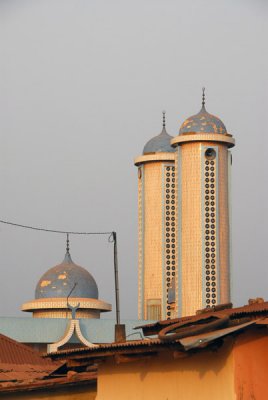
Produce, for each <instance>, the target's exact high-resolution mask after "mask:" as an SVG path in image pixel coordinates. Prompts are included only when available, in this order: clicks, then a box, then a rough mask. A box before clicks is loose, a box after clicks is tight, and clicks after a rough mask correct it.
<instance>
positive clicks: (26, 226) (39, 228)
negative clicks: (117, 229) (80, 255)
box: [0, 219, 113, 235]
mask: <svg viewBox="0 0 268 400" xmlns="http://www.w3.org/2000/svg"><path fill="white" fill-rule="evenodd" d="M0 223H1V224H5V225H11V226H14V227H17V228H24V229H31V230H33V231H42V232H50V233H59V234H63V235H66V234H67V233H68V234H69V235H112V234H113V231H109V232H78V231H62V230H59V229H48V228H43V227H37V226H30V225H22V224H17V223H15V222H10V221H4V220H2V219H0Z"/></svg>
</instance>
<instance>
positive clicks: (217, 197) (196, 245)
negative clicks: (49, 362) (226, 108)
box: [0, 91, 235, 350]
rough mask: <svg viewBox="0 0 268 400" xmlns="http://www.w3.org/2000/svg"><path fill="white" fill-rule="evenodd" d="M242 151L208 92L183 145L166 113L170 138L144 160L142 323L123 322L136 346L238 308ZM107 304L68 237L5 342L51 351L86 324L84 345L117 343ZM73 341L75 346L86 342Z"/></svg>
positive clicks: (184, 130)
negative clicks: (234, 196) (138, 340)
mask: <svg viewBox="0 0 268 400" xmlns="http://www.w3.org/2000/svg"><path fill="white" fill-rule="evenodd" d="M234 144H235V141H234V138H233V137H232V135H231V134H229V133H228V132H227V129H226V127H225V125H224V124H223V122H222V121H221V120H220V119H219V118H218V117H215V116H214V115H211V114H209V113H208V112H207V110H206V108H205V95H204V91H203V98H202V107H201V110H200V112H199V113H198V114H196V115H194V116H191V117H189V118H187V119H186V120H185V121H184V122H183V124H182V125H181V128H180V131H179V135H178V136H176V137H172V136H170V135H169V134H168V133H167V131H166V121H165V112H163V126H162V131H161V133H160V134H159V135H157V136H155V137H153V138H152V139H151V140H149V141H148V142H147V143H146V144H145V146H144V149H143V154H142V155H141V156H139V157H137V158H136V159H135V165H136V166H137V168H138V235H139V237H138V263H139V265H138V318H139V320H135V321H124V322H123V323H124V324H125V325H126V333H127V336H128V335H133V332H134V331H133V329H134V327H135V326H138V325H142V321H145V320H146V321H147V322H148V320H150V321H155V320H161V319H162V320H163V319H170V318H174V317H180V316H186V315H193V314H195V313H196V311H197V310H199V309H203V308H206V307H207V308H210V307H214V306H216V305H218V304H223V303H229V302H230V280H231V277H230V275H231V199H230V194H231V189H230V182H231V164H232V155H231V151H230V149H231V148H232V147H233V146H234ZM98 297H99V296H98V287H97V283H96V282H95V280H94V278H93V276H92V275H91V274H90V273H89V272H88V271H87V269H85V268H83V267H81V266H79V265H77V264H75V263H74V262H73V261H72V257H71V254H70V248H69V238H68V237H67V246H66V254H65V258H64V260H63V261H62V263H60V264H58V265H56V266H54V267H52V268H50V269H49V270H48V271H47V272H45V273H44V275H43V276H42V277H41V278H40V280H39V282H38V283H37V286H36V290H35V299H34V300H31V301H27V302H26V303H24V304H23V305H22V308H21V309H22V311H24V312H31V313H32V317H33V318H23V317H22V318H13V317H6V318H4V317H0V332H1V333H3V334H4V335H6V336H9V337H11V338H13V339H15V340H18V341H19V342H23V343H26V344H29V345H30V346H32V347H34V348H37V349H38V350H45V349H46V346H47V345H51V344H53V343H55V342H59V341H60V340H61V338H62V337H64V335H66V332H67V331H68V329H69V328H70V326H69V325H68V321H70V320H74V319H78V320H79V321H80V326H79V329H80V336H81V337H82V342H83V340H85V342H86V343H87V341H88V342H90V343H101V342H102V343H105V342H106V343H107V342H112V341H113V340H114V337H113V334H114V323H115V322H114V321H113V320H111V319H110V320H109V319H100V314H101V313H102V312H109V311H111V305H110V304H109V303H107V302H105V301H103V300H100V299H99V298H98ZM68 327H69V328H68ZM136 334H137V331H136ZM69 336H70V338H69V339H70V341H69V342H70V346H75V345H76V344H77V343H78V342H79V340H77V338H75V337H73V336H72V337H71V335H69ZM78 336H79V335H78ZM81 337H78V339H80V341H81ZM83 338H84V339H83ZM61 343H62V342H61ZM83 343H84V342H83Z"/></svg>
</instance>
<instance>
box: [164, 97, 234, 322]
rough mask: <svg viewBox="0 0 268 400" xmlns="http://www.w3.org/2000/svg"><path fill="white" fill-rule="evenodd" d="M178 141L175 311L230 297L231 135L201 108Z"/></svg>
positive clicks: (192, 311)
mask: <svg viewBox="0 0 268 400" xmlns="http://www.w3.org/2000/svg"><path fill="white" fill-rule="evenodd" d="M171 143H172V145H173V146H174V147H176V149H177V151H176V157H175V169H176V184H177V189H176V191H177V192H176V196H177V238H176V240H177V268H178V270H177V273H176V285H175V287H176V308H177V310H176V313H177V315H178V316H185V315H191V314H195V313H196V310H198V309H201V308H205V307H212V306H215V305H217V304H221V303H227V302H229V301H230V266H231V260H230V258H231V256H230V254H231V249H230V246H231V244H230V201H231V200H230V169H231V160H232V158H231V153H230V150H229V149H230V148H231V147H233V146H234V144H235V141H234V139H233V138H232V135H230V134H229V133H227V130H226V128H225V126H224V124H223V123H222V121H221V120H220V119H219V118H217V117H215V116H213V115H211V114H209V113H208V112H207V111H206V108H205V94H204V89H203V99H202V108H201V111H200V112H199V113H198V114H196V115H194V116H192V117H190V118H188V119H187V120H186V121H184V123H183V124H182V126H181V128H180V132H179V135H178V136H177V137H175V138H174V139H172V141H171Z"/></svg>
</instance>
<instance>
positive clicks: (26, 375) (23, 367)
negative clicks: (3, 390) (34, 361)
mask: <svg viewBox="0 0 268 400" xmlns="http://www.w3.org/2000/svg"><path fill="white" fill-rule="evenodd" d="M54 369H55V366H54V364H53V368H52V367H51V366H50V367H47V365H31V364H4V363H0V384H3V382H10V381H23V380H32V379H37V378H39V379H40V378H44V377H45V376H48V375H49V374H50V373H51V372H52V371H53V370H54Z"/></svg>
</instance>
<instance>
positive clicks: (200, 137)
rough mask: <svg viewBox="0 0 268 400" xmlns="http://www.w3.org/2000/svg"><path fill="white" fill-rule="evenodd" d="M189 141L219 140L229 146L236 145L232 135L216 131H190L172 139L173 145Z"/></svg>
mask: <svg viewBox="0 0 268 400" xmlns="http://www.w3.org/2000/svg"><path fill="white" fill-rule="evenodd" d="M189 142H219V143H223V144H226V145H227V146H228V147H234V146H235V139H234V138H233V137H232V136H231V135H221V134H215V133H208V134H205V133H189V134H185V135H179V136H176V137H175V138H173V139H172V140H171V142H170V143H171V146H173V147H176V146H180V145H181V144H184V143H189Z"/></svg>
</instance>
